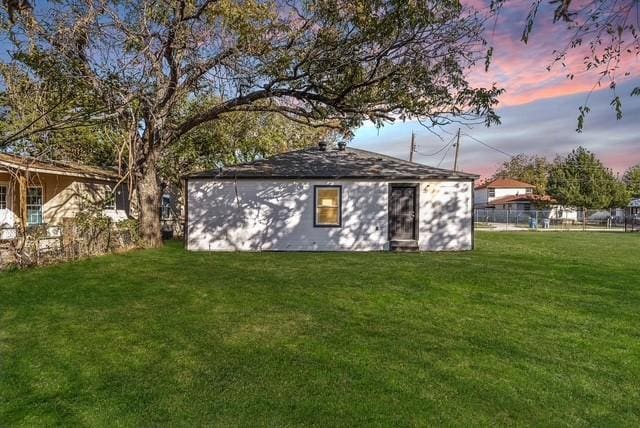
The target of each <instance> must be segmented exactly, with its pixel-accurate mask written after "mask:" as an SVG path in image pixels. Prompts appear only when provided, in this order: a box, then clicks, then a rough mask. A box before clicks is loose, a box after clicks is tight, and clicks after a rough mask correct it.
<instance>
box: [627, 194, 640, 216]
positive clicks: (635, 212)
mask: <svg viewBox="0 0 640 428" xmlns="http://www.w3.org/2000/svg"><path fill="white" fill-rule="evenodd" d="M624 211H625V215H626V216H628V217H636V216H638V217H640V198H634V199H631V202H629V205H627V207H626V208H625V210H624Z"/></svg>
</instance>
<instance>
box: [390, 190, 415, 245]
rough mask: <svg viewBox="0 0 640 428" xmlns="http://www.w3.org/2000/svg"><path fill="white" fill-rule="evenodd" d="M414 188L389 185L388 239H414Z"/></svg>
mask: <svg viewBox="0 0 640 428" xmlns="http://www.w3.org/2000/svg"><path fill="white" fill-rule="evenodd" d="M416 205H417V204H416V187H415V186H407V185H404V186H403V185H391V189H390V191H389V239H390V240H392V241H398V240H412V239H416Z"/></svg>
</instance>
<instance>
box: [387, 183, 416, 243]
mask: <svg viewBox="0 0 640 428" xmlns="http://www.w3.org/2000/svg"><path fill="white" fill-rule="evenodd" d="M394 187H411V188H413V190H414V191H413V210H414V212H415V216H414V218H413V220H414V221H413V239H411V241H416V242H418V241H419V239H420V183H389V194H388V196H387V239H388V241H389V242H391V241H392V240H393V238H392V236H391V191H392V190H393V188H394Z"/></svg>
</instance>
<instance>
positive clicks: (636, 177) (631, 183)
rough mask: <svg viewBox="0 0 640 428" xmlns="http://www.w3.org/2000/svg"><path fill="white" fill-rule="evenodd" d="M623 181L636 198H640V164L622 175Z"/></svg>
mask: <svg viewBox="0 0 640 428" xmlns="http://www.w3.org/2000/svg"><path fill="white" fill-rule="evenodd" d="M622 181H623V182H624V184H625V185H626V186H627V190H628V191H629V193H631V196H633V197H634V198H640V164H638V165H635V166H632V167H631V168H629V169H627V170H626V171H625V172H624V175H623V176H622Z"/></svg>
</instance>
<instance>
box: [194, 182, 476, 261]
mask: <svg viewBox="0 0 640 428" xmlns="http://www.w3.org/2000/svg"><path fill="white" fill-rule="evenodd" d="M399 182H401V183H410V182H409V181H399ZM316 185H340V186H342V227H314V211H315V207H314V186H316ZM419 189H420V192H419V196H418V198H419V214H418V215H419V227H418V229H419V234H418V245H419V248H420V250H423V251H440V250H449V251H453V250H470V249H471V248H472V245H473V244H472V243H473V237H472V182H471V181H423V182H421V183H420V184H419ZM187 195H188V220H187V221H188V224H187V227H188V231H187V235H186V237H185V239H186V240H187V242H186V245H187V249H189V250H201V251H382V250H387V249H388V248H389V237H388V197H389V182H388V181H358V180H309V181H303V180H269V181H266V180H250V179H245V180H240V179H239V180H237V182H234V181H232V180H226V181H221V180H213V179H193V178H192V179H189V181H188V192H187Z"/></svg>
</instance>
